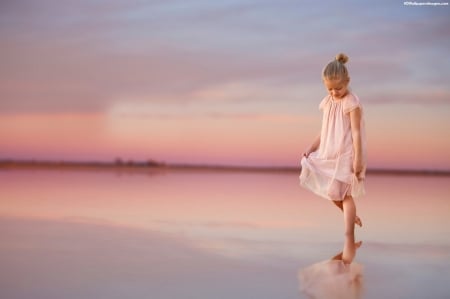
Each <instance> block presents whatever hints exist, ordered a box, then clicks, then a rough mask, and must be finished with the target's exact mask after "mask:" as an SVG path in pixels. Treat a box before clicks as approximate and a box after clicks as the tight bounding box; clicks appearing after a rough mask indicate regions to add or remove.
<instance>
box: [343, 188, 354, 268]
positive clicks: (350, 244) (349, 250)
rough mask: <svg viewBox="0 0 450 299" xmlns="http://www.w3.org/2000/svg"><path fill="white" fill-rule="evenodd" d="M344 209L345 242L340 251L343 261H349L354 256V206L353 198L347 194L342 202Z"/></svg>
mask: <svg viewBox="0 0 450 299" xmlns="http://www.w3.org/2000/svg"><path fill="white" fill-rule="evenodd" d="M342 207H343V211H344V225H345V243H344V250H343V252H342V260H343V261H344V262H345V263H351V262H352V260H353V258H354V257H355V252H356V247H355V218H356V206H355V202H354V201H353V198H352V197H351V196H347V197H346V198H345V199H344V201H343V202H342Z"/></svg>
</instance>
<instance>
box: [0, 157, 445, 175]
mask: <svg viewBox="0 0 450 299" xmlns="http://www.w3.org/2000/svg"><path fill="white" fill-rule="evenodd" d="M1 169H60V170H64V169H67V170H70V169H79V170H116V171H139V170H140V171H145V170H210V171H235V172H299V171H300V168H299V167H283V166H280V167H278V166H266V167H265V166H233V165H200V164H166V163H161V162H156V161H153V160H149V161H144V162H134V161H127V162H124V161H121V160H116V161H115V162H97V161H86V162H80V161H38V160H0V170H1ZM367 174H371V175H431V176H450V170H409V169H382V168H372V169H368V170H367Z"/></svg>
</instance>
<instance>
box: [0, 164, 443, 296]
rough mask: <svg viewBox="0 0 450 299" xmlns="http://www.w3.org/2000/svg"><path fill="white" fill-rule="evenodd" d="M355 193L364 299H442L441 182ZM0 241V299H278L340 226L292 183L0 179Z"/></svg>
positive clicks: (178, 174)
mask: <svg viewBox="0 0 450 299" xmlns="http://www.w3.org/2000/svg"><path fill="white" fill-rule="evenodd" d="M366 189H367V195H366V196H365V197H364V198H361V199H358V200H357V202H356V203H357V208H358V214H359V215H360V217H361V218H362V220H363V224H364V225H363V228H358V229H357V231H356V236H357V239H358V240H362V241H363V245H362V246H361V248H360V249H359V250H358V252H357V256H356V259H355V263H357V264H358V265H361V266H362V288H363V297H362V298H369V299H370V298H425V297H429V298H448V297H449V296H450V284H448V278H449V277H450V237H449V236H450V177H434V176H389V175H369V176H368V178H367V185H366ZM0 238H1V239H0V241H1V242H0V264H1V265H2V269H1V270H0V290H1V293H2V296H1V297H2V298H124V297H129V298H152V299H162V298H167V299H169V298H170V299H175V298H195V299H203V298H205V299H206V298H208V299H210V298H235V299H240V298H242V299H247V298H287V299H289V298H307V297H306V295H305V294H304V293H302V292H300V290H299V289H300V288H301V287H302V286H301V285H300V283H299V280H298V274H299V272H300V271H302V270H304V269H308V267H311V265H313V264H316V263H319V262H321V261H325V260H327V259H329V258H331V257H332V256H334V255H335V254H337V253H338V252H339V251H341V250H342V246H343V219H342V214H341V212H340V211H339V210H338V209H337V208H336V207H335V206H334V205H332V204H330V203H329V202H328V201H326V200H324V199H321V198H318V197H316V196H314V195H313V194H310V193H309V192H307V191H306V190H303V189H302V188H300V187H299V185H298V175H297V174H296V173H288V172H287V173H256V172H219V171H206V170H205V171H175V170H171V171H169V170H166V171H151V172H114V171H81V170H77V171H67V170H65V171H63V170H1V171H0ZM324 287H326V286H324Z"/></svg>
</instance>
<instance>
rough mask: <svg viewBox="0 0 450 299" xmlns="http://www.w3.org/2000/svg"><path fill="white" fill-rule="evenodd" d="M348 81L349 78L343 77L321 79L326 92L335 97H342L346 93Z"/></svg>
mask: <svg viewBox="0 0 450 299" xmlns="http://www.w3.org/2000/svg"><path fill="white" fill-rule="evenodd" d="M348 82H349V80H343V79H323V84H325V87H326V89H327V90H328V93H329V94H330V95H331V96H332V97H333V98H335V99H342V98H343V97H345V96H346V95H347V93H348V89H347V87H348Z"/></svg>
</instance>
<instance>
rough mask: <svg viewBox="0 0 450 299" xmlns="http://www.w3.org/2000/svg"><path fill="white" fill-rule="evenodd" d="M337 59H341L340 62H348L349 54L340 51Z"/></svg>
mask: <svg viewBox="0 0 450 299" xmlns="http://www.w3.org/2000/svg"><path fill="white" fill-rule="evenodd" d="M336 60H337V61H339V62H340V63H344V64H345V63H346V62H347V61H348V56H347V55H345V54H344V53H339V54H338V55H336Z"/></svg>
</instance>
